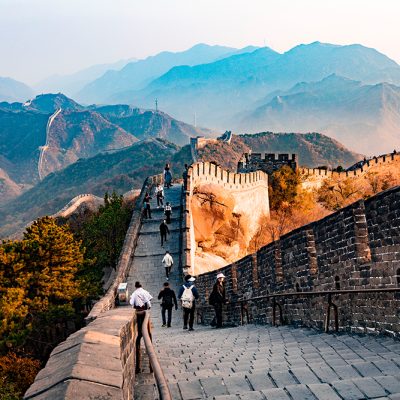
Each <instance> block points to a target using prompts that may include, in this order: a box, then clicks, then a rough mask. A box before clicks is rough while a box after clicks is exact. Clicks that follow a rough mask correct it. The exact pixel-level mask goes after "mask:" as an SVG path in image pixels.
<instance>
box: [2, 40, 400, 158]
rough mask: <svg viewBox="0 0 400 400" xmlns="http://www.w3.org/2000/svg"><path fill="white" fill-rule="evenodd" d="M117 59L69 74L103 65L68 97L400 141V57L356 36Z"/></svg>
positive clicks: (365, 147) (362, 143) (361, 147)
mask: <svg viewBox="0 0 400 400" xmlns="http://www.w3.org/2000/svg"><path fill="white" fill-rule="evenodd" d="M123 65H124V62H121V63H119V64H118V63H117V64H115V65H112V64H109V65H103V66H94V67H93V68H92V69H87V70H83V71H80V72H79V73H77V74H72V75H71V76H69V78H68V79H70V83H71V84H73V85H75V84H76V86H75V89H76V88H77V87H78V86H79V85H81V84H82V80H80V79H81V77H85V79H87V80H90V79H91V77H92V78H93V77H94V76H96V74H99V73H101V72H103V71H104V70H107V69H108V70H107V71H106V72H105V73H104V74H102V75H101V76H99V77H97V78H96V79H94V80H92V81H91V82H88V83H87V82H86V84H85V86H84V87H83V88H81V90H79V92H78V93H77V95H76V96H74V98H75V99H76V100H77V101H79V102H80V103H81V104H90V103H95V104H115V105H117V104H127V105H130V106H131V107H133V108H137V107H140V108H154V106H155V103H156V99H157V100H158V107H159V108H160V109H162V110H163V111H164V112H166V113H168V114H169V115H172V116H173V117H174V118H177V119H178V120H181V121H185V122H186V123H192V122H193V121H197V122H198V123H200V125H201V126H208V127H211V128H212V129H214V130H220V131H224V130H226V129H230V130H234V131H238V133H240V132H248V133H251V132H259V131H295V132H309V131H317V132H321V133H324V134H327V135H331V136H332V137H333V138H335V139H338V140H340V141H341V142H343V143H344V144H346V145H347V146H350V147H354V149H355V150H357V151H358V152H362V153H365V154H371V149H373V150H374V152H380V153H383V152H388V151H391V150H392V149H393V148H396V147H398V146H399V140H400V139H399V137H398V134H397V127H398V124H399V111H398V108H399V107H398V103H399V99H398V87H399V85H400V66H399V65H398V64H397V63H396V62H395V61H393V60H391V59H390V58H388V57H387V56H385V55H384V54H382V53H380V52H378V51H377V50H375V49H372V48H368V47H365V46H362V45H359V44H352V45H345V46H340V45H334V44H327V43H320V42H313V43H310V44H301V45H298V46H295V47H293V48H292V49H290V50H288V51H286V52H284V53H282V54H281V53H278V52H276V51H274V50H272V49H270V48H267V47H263V48H257V47H254V46H248V47H245V48H242V49H235V48H232V47H226V46H209V45H206V44H199V45H196V46H194V47H192V48H190V49H188V50H185V51H181V52H175V53H173V52H161V53H159V54H156V55H154V56H151V57H147V58H146V59H143V60H137V61H135V62H128V63H127V64H125V65H124V66H123ZM121 66H123V67H122V68H120V67H121ZM82 79H83V78H82ZM79 82H81V83H79ZM57 85H58V86H59V87H63V84H62V83H60V82H59V83H55V86H53V87H56V86H57ZM49 87H50V86H49ZM22 97H23V98H24V99H25V98H26V97H27V94H25V95H23V96H22ZM0 100H1V92H0ZM94 108H95V106H90V109H94ZM156 108H157V106H156ZM113 122H114V123H115V121H113Z"/></svg>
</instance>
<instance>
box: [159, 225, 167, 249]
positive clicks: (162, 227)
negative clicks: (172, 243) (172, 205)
mask: <svg viewBox="0 0 400 400" xmlns="http://www.w3.org/2000/svg"><path fill="white" fill-rule="evenodd" d="M167 234H168V235H169V228H168V225H167V224H166V222H165V220H164V221H163V222H161V224H160V235H161V247H163V246H164V241H165V242H166V241H167Z"/></svg>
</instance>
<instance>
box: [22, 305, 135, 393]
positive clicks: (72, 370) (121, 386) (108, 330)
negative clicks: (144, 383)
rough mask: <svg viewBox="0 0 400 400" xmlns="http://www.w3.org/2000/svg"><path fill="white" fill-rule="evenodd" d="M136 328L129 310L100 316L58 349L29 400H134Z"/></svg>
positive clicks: (119, 310) (38, 379) (51, 356)
mask: <svg viewBox="0 0 400 400" xmlns="http://www.w3.org/2000/svg"><path fill="white" fill-rule="evenodd" d="M136 329H137V328H136V320H135V314H134V313H133V311H132V309H131V308H130V307H125V308H124V309H121V308H119V309H114V310H110V311H108V312H105V313H103V314H101V315H100V316H99V317H98V318H97V319H96V320H95V321H93V322H92V323H91V324H89V325H88V326H86V327H85V328H83V329H81V330H79V331H77V332H75V333H74V334H72V335H70V336H69V337H68V339H67V340H66V341H65V342H63V343H61V344H59V345H58V346H57V347H56V348H55V349H54V350H53V352H52V353H51V355H50V358H49V360H48V361H47V364H46V367H45V368H44V369H42V370H41V371H40V372H39V374H38V375H37V376H36V379H35V381H34V383H33V384H32V385H31V387H30V388H29V389H28V391H27V392H26V393H25V396H24V399H35V400H36V399H37V400H39V399H40V400H54V399H65V400H76V399H102V400H114V399H123V400H131V399H133V394H134V393H133V389H134V380H135V338H136V335H137V332H136Z"/></svg>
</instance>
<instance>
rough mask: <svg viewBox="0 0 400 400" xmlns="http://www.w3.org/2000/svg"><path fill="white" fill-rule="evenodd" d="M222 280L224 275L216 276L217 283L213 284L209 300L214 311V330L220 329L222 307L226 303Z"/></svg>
mask: <svg viewBox="0 0 400 400" xmlns="http://www.w3.org/2000/svg"><path fill="white" fill-rule="evenodd" d="M224 279H225V275H224V274H222V273H219V274H218V275H217V282H215V284H214V287H213V290H212V292H211V294H210V299H209V303H210V305H212V306H214V310H215V320H216V323H217V324H216V328H222V305H223V304H226V303H227V300H226V294H225V282H224Z"/></svg>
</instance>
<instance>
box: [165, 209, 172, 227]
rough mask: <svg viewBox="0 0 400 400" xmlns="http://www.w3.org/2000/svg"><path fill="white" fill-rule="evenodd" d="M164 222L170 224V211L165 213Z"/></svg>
mask: <svg viewBox="0 0 400 400" xmlns="http://www.w3.org/2000/svg"><path fill="white" fill-rule="evenodd" d="M165 222H166V223H167V224H170V223H171V211H165Z"/></svg>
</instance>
